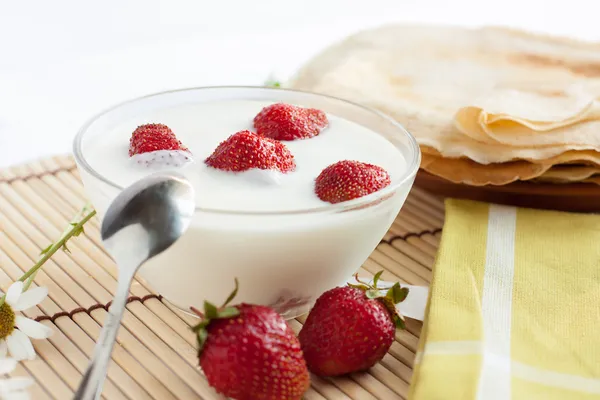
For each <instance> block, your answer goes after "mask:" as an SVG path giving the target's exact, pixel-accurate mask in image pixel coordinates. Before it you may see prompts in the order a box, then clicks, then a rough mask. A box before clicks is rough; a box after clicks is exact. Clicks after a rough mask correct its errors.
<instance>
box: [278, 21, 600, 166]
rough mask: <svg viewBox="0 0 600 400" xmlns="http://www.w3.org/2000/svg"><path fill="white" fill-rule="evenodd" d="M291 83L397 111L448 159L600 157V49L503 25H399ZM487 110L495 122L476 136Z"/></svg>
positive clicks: (344, 47) (333, 55) (332, 54)
mask: <svg viewBox="0 0 600 400" xmlns="http://www.w3.org/2000/svg"><path fill="white" fill-rule="evenodd" d="M290 85H291V87H293V88H298V89H304V90H310V91H314V92H319V93H325V94H329V95H333V96H338V97H342V98H346V99H350V100H353V101H356V102H359V103H361V104H365V105H367V106H371V107H374V108H376V109H379V110H381V111H383V112H385V113H387V114H390V115H391V116H393V117H394V118H395V119H397V120H398V121H399V122H400V123H402V124H403V125H404V126H405V127H406V128H407V129H408V131H409V132H411V133H412V134H413V135H414V136H415V137H416V139H417V141H418V142H419V144H420V145H422V146H427V147H429V148H432V149H435V150H436V151H437V152H438V153H440V154H441V155H443V156H444V157H447V158H455V159H460V158H461V157H466V158H469V159H471V160H473V161H475V162H477V163H479V164H491V165H494V164H497V163H503V162H507V161H514V160H529V161H532V162H537V163H540V164H544V165H545V164H546V161H545V160H548V159H550V158H553V157H557V156H561V155H562V154H565V153H567V154H570V156H568V157H570V158H573V159H574V156H573V155H572V154H571V153H572V152H573V151H575V152H578V151H585V153H586V157H589V155H590V151H591V154H593V158H596V155H597V154H596V152H598V151H600V135H598V134H594V132H598V128H600V125H598V119H600V115H599V114H600V111H599V109H598V106H597V103H596V101H597V100H596V99H598V98H600V45H598V44H592V43H586V42H579V41H574V40H569V39H563V38H556V37H550V36H541V35H535V34H530V33H526V32H519V31H514V30H509V29H503V28H481V29H465V28H458V27H444V26H411V25H391V26H385V27H382V28H378V29H374V30H370V31H365V32H361V33H358V34H356V35H353V36H351V37H349V38H347V39H346V40H344V41H342V42H341V43H338V44H336V45H333V46H331V47H329V48H327V49H325V50H324V51H323V52H321V54H319V55H317V56H316V57H315V58H314V59H313V60H311V61H310V62H309V63H308V64H306V65H305V66H304V67H303V68H302V69H301V70H300V71H299V72H298V74H297V75H296V76H295V77H294V79H293V80H292V82H291V84H290ZM552 93H554V94H555V96H554V97H553V96H550V95H549V94H552ZM511 96H512V97H511ZM510 98H512V99H515V98H517V99H519V102H518V103H520V105H523V104H527V105H528V107H527V108H524V107H521V106H520V105H519V104H512V103H511V102H510V101H506V100H507V99H510ZM461 110H462V111H465V110H466V111H465V112H469V113H471V114H470V115H469V116H466V117H465V116H464V115H462V114H459V113H458V111H461ZM540 110H541V111H542V112H540ZM482 112H485V116H484V118H486V120H485V122H486V123H485V124H484V126H483V127H482V128H481V129H473V128H472V125H473V123H474V122H473V121H475V123H476V124H477V123H478V121H479V118H480V117H481V115H482V114H481V113H482ZM457 116H458V118H455V117H457ZM457 120H458V123H457ZM517 125H518V126H517ZM575 125H577V129H576V130H573V129H571V128H572V127H573V126H575ZM457 126H458V127H460V128H461V129H460V130H459V129H458V128H457ZM465 126H467V127H465ZM532 126H533V127H534V129H531V127H532ZM522 127H528V129H529V130H530V131H535V132H534V133H535V135H532V137H534V138H532V137H529V136H527V135H522V133H523V130H522V129H523V128H522ZM484 128H485V129H484ZM486 129H487V130H486ZM515 129H516V130H515ZM519 129H521V131H519ZM560 129H566V130H564V131H560ZM465 132H466V133H465ZM538 134H539V135H538ZM538 136H539V137H538ZM523 137H524V139H523Z"/></svg>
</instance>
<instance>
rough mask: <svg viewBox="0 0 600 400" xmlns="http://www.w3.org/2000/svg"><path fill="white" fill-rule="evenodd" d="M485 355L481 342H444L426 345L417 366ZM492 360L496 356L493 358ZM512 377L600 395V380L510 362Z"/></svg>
mask: <svg viewBox="0 0 600 400" xmlns="http://www.w3.org/2000/svg"><path fill="white" fill-rule="evenodd" d="M471 354H484V346H483V342H479V341H467V340H465V341H443V342H431V343H426V344H425V349H424V350H423V352H420V351H418V352H417V354H416V357H415V364H420V363H421V361H422V360H423V356H424V355H432V356H433V355H463V356H464V355H471ZM491 357H492V358H493V357H495V356H491ZM507 362H510V368H511V373H512V376H513V377H515V378H519V379H523V380H525V381H528V382H535V383H539V384H541V385H545V386H548V387H555V388H559V389H566V390H573V391H575V392H584V393H590V394H600V379H595V378H586V377H584V376H579V375H572V374H564V373H560V372H555V371H550V370H546V369H541V368H537V367H533V366H531V365H527V364H525V363H521V362H518V361H512V360H508V361H507Z"/></svg>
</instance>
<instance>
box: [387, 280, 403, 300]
mask: <svg viewBox="0 0 600 400" xmlns="http://www.w3.org/2000/svg"><path fill="white" fill-rule="evenodd" d="M406 296H408V288H406V287H405V288H403V287H400V284H399V283H398V282H396V283H394V286H392V287H391V288H389V290H388V291H387V294H386V295H385V297H387V298H388V299H390V300H391V301H392V302H393V303H394V304H398V303H401V302H403V301H404V299H406Z"/></svg>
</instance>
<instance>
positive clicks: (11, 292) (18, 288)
mask: <svg viewBox="0 0 600 400" xmlns="http://www.w3.org/2000/svg"><path fill="white" fill-rule="evenodd" d="M22 292H23V282H21V281H16V282H15V283H13V284H12V285H10V287H9V288H8V291H7V292H6V300H5V301H6V302H7V303H8V305H9V306H11V307H14V306H15V304H17V302H18V301H19V297H21V293H22Z"/></svg>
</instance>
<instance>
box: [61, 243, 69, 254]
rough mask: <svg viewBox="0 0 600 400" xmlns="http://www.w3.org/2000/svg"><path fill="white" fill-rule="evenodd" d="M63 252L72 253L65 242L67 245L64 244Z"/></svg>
mask: <svg viewBox="0 0 600 400" xmlns="http://www.w3.org/2000/svg"><path fill="white" fill-rule="evenodd" d="M62 250H63V251H64V252H65V253H70V252H71V250H69V248H68V247H67V243H66V242H65V243H63V245H62Z"/></svg>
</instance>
